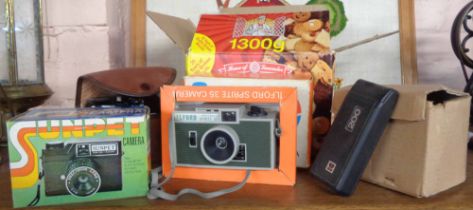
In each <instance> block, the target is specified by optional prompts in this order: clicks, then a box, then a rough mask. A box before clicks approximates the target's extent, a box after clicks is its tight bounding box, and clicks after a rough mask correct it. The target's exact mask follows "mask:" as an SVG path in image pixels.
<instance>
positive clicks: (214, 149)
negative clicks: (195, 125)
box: [200, 126, 240, 165]
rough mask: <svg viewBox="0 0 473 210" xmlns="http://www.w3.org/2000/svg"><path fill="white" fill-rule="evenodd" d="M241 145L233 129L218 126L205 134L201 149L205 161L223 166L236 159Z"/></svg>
mask: <svg viewBox="0 0 473 210" xmlns="http://www.w3.org/2000/svg"><path fill="white" fill-rule="evenodd" d="M239 144H240V141H239V139H238V135H237V133H236V132H235V130H233V128H231V127H228V126H216V127H214V128H212V129H210V130H208V131H207V132H205V133H204V135H203V136H202V140H201V147H200V148H201V151H202V154H203V155H204V157H205V159H207V160H208V161H209V162H211V163H213V164H218V165H222V164H226V163H228V162H229V161H231V160H232V159H233V158H234V157H235V155H236V154H237V151H238V145H239Z"/></svg>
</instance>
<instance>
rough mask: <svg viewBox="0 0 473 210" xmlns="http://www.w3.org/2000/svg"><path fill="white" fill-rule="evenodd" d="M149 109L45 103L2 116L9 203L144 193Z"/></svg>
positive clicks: (39, 203)
mask: <svg viewBox="0 0 473 210" xmlns="http://www.w3.org/2000/svg"><path fill="white" fill-rule="evenodd" d="M148 120H149V111H148V110H147V109H145V108H110V109H91V108H85V109H50V110H33V111H29V112H26V113H24V114H22V115H20V116H18V117H16V118H13V119H11V120H9V121H8V122H7V131H8V150H9V159H10V173H11V185H12V197H13V206H14V207H26V206H43V205H52V204H65V203H79V202H86V201H98V200H107V199H118V198H127V197H137V196H144V195H146V193H147V191H148V184H149V181H148V180H149V168H150V164H149V130H148V129H149V128H148V126H149V125H148Z"/></svg>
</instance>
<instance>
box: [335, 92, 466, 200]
mask: <svg viewBox="0 0 473 210" xmlns="http://www.w3.org/2000/svg"><path fill="white" fill-rule="evenodd" d="M392 87H393V88H395V89H396V90H398V91H399V93H400V97H399V100H398V102H397V105H396V108H395V110H394V113H393V115H392V117H391V118H392V121H391V122H390V123H389V125H388V127H387V128H386V130H385V132H384V134H383V136H382V137H381V139H380V142H379V144H378V146H377V147H376V150H375V152H374V154H373V156H372V157H371V160H370V162H369V164H368V166H367V168H366V170H365V172H364V174H363V178H362V179H363V180H365V181H368V182H371V183H374V184H377V185H380V186H383V187H386V188H389V189H392V190H395V191H399V192H402V193H405V194H408V195H411V196H415V197H429V196H432V195H435V194H437V193H439V192H442V191H444V190H447V189H449V188H451V187H453V186H456V185H458V184H460V183H462V182H464V181H465V178H466V156H467V142H468V136H467V133H468V118H469V112H470V96H469V95H468V94H466V93H463V92H457V91H454V90H450V89H447V88H445V87H443V86H440V85H404V86H392ZM349 89H350V87H346V88H342V89H340V90H339V91H336V92H335V95H334V100H333V106H332V110H333V112H334V113H336V112H337V111H338V109H339V108H340V106H341V103H342V102H343V99H344V98H345V96H346V94H347V92H348V90H349Z"/></svg>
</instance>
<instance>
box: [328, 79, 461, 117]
mask: <svg viewBox="0 0 473 210" xmlns="http://www.w3.org/2000/svg"><path fill="white" fill-rule="evenodd" d="M388 87H391V88H394V89H395V90H397V91H399V93H400V95H399V99H398V102H397V105H396V108H395V109H394V112H393V114H392V116H391V118H392V119H397V120H407V121H419V120H425V112H426V109H427V105H428V103H426V102H427V101H429V102H430V103H432V104H437V103H445V102H447V101H449V100H454V99H455V98H464V97H469V95H468V94H467V93H463V92H460V91H455V90H452V89H448V88H446V87H444V86H442V85H388ZM350 89H351V86H347V87H344V88H341V89H340V90H337V91H336V92H335V94H334V97H333V103H332V112H333V113H337V111H338V110H339V109H340V106H341V105H342V103H343V100H344V99H345V96H346V95H347V93H348V91H349V90H350Z"/></svg>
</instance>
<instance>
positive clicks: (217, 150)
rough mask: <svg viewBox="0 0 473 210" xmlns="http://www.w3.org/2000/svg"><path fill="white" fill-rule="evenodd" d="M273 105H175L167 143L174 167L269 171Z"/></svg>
mask: <svg viewBox="0 0 473 210" xmlns="http://www.w3.org/2000/svg"><path fill="white" fill-rule="evenodd" d="M277 109H278V108H277V106H271V105H269V106H266V107H262V106H257V105H245V104H179V105H178V106H177V107H176V109H175V110H174V112H173V113H172V115H173V120H172V124H173V125H172V126H171V127H173V128H174V130H173V132H172V135H171V136H172V137H171V139H170V140H171V141H173V142H174V144H175V150H176V151H175V154H176V165H177V166H187V167H199V168H227V169H257V170H272V169H274V168H276V167H277V164H276V161H277V158H276V153H277V152H276V151H277V150H276V148H277V145H278V139H279V134H280V128H279V112H278V110H277Z"/></svg>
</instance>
